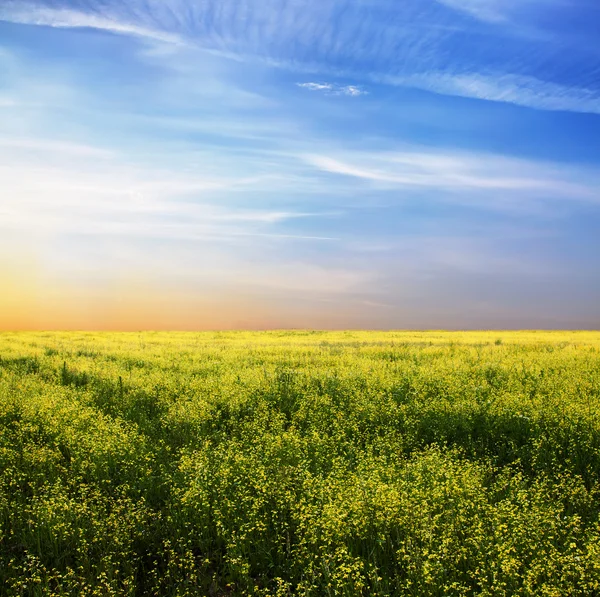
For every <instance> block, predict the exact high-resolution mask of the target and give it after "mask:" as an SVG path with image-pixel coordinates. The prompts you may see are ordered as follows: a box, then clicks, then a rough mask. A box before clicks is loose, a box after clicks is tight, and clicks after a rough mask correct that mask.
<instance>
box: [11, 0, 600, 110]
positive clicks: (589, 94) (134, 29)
mask: <svg viewBox="0 0 600 597" xmlns="http://www.w3.org/2000/svg"><path fill="white" fill-rule="evenodd" d="M562 1H563V0H560V2H562ZM558 2H559V0H552V2H551V4H552V6H554V5H555V4H557V3H558ZM523 3H525V6H527V7H528V8H531V9H532V10H531V12H537V8H541V7H543V6H544V2H542V0H523V1H522V2H517V0H437V5H438V7H439V4H444V5H446V6H449V7H451V8H452V9H455V10H457V11H460V12H464V13H467V14H469V15H471V16H474V17H475V18H477V19H479V20H483V21H487V22H497V23H498V22H505V21H507V20H508V19H509V18H510V19H512V16H513V15H514V14H517V11H521V8H522V7H523ZM78 6H80V8H79V9H78V10H74V9H73V8H71V7H69V5H68V3H67V2H66V0H55V1H54V2H53V3H52V5H51V6H48V5H46V3H45V2H44V0H38V2H31V1H25V2H21V1H15V0H8V1H6V0H5V2H3V3H2V4H1V5H0V20H6V21H12V22H16V23H25V24H32V25H35V24H40V25H48V26H53V27H93V28H97V29H101V30H106V31H111V32H113V33H118V34H125V35H132V36H136V37H140V38H145V39H148V40H152V41H153V42H155V44H162V45H160V46H159V47H157V48H156V52H164V48H165V44H179V45H182V44H183V45H186V46H189V47H195V48H202V49H203V50H205V51H210V52H215V53H218V54H220V55H223V56H228V57H231V58H237V59H242V60H253V61H261V62H263V63H266V64H268V65H270V66H273V67H278V68H284V69H287V70H292V71H294V72H304V73H307V74H308V73H312V74H314V73H319V76H335V77H338V78H339V77H340V76H344V77H348V78H351V77H352V78H354V79H356V80H359V81H374V82H380V83H387V84H393V85H400V86H412V87H417V88H420V89H426V90H430V91H433V92H435V93H439V94H446V95H456V96H462V97H471V98H477V99H481V100H488V101H497V102H508V103H513V104H516V105H520V106H526V107H530V108H535V109H542V110H564V111H572V112H584V113H595V114H598V113H600V90H598V89H597V88H596V86H595V85H590V81H595V80H597V76H596V75H597V64H594V63H593V62H590V55H589V48H588V47H587V46H586V47H582V48H579V49H578V48H577V47H575V46H574V45H573V41H572V40H570V39H566V38H565V40H562V39H561V38H560V37H557V36H554V37H552V41H551V43H549V42H548V40H546V43H545V44H544V46H543V47H542V46H540V45H539V39H538V40H537V42H535V41H531V43H532V44H534V43H537V45H531V46H526V48H525V49H521V50H520V51H519V55H518V56H517V55H516V54H515V51H514V48H513V49H511V45H510V42H509V41H507V40H505V41H507V44H506V52H504V50H503V51H502V52H501V53H500V54H499V53H498V47H500V45H501V44H502V43H503V38H501V37H500V38H498V39H496V38H495V39H494V40H493V41H492V40H490V41H488V40H486V39H485V38H484V37H483V36H481V35H480V33H478V32H477V33H476V34H475V33H473V32H472V31H469V30H468V29H465V27H464V26H463V25H464V23H462V22H461V23H459V25H460V26H456V25H457V23H455V22H453V21H452V17H451V15H446V16H445V17H442V14H441V13H443V12H447V11H441V10H437V11H436V10H433V9H432V5H431V4H428V3H423V2H422V1H421V0H406V3H405V8H404V9H403V11H401V12H399V11H397V9H396V3H395V2H393V1H392V0H381V2H380V5H379V8H380V10H377V11H369V10H368V9H367V7H366V6H367V5H366V3H362V2H361V3H352V2H350V1H349V0H329V1H327V2H308V3H306V2H291V3H283V4H282V3H281V2H279V0H260V1H259V0H235V1H234V0H219V2H218V3H217V2H216V1H214V0H205V1H202V2H200V1H187V0H186V1H185V2H184V1H183V0H168V1H167V0H165V1H164V2H160V3H158V2H136V1H132V2H127V3H121V2H115V1H112V0H109V1H107V2H103V3H102V4H101V5H99V3H98V2H95V1H92V0H82V2H80V3H79V4H78ZM433 6H435V5H433ZM534 7H537V8H536V9H535V10H533V8H534ZM519 14H520V12H519ZM340 15H341V16H340ZM455 18H456V17H455ZM510 24H511V27H507V28H506V29H507V31H508V30H512V29H513V25H512V21H510ZM473 31H475V30H473ZM454 36H457V38H456V40H454ZM267 40H268V41H267ZM452 40H453V41H456V42H457V43H459V44H460V46H461V47H464V48H466V51H463V52H455V53H454V54H453V57H452V60H451V61H448V60H447V52H448V47H449V46H448V42H449V41H452ZM306 48H310V49H311V52H310V54H309V53H307V52H305V51H304V49H306ZM527 48H529V49H530V50H531V51H530V52H528V51H527ZM561 48H563V49H566V48H568V51H564V52H561ZM297 49H300V50H301V51H297ZM580 50H581V51H580ZM309 55H310V58H308V57H307V56H309ZM479 55H486V56H489V57H490V59H494V61H495V63H496V67H495V72H494V73H491V74H490V73H485V74H484V73H482V72H481V60H479V59H477V56H479ZM356 56H360V57H361V61H362V62H364V63H368V64H369V65H370V66H369V68H368V69H366V68H356V69H353V70H350V71H349V72H343V73H341V72H335V71H336V69H335V68H332V67H331V64H333V63H336V64H339V63H342V62H343V63H348V58H350V57H356ZM582 61H583V62H582ZM174 62H177V61H174ZM441 64H444V65H445V66H444V67H443V68H440V65H441ZM548 64H552V65H553V69H548ZM553 71H554V73H560V72H570V73H577V75H576V76H575V77H574V78H573V79H572V82H570V83H569V84H568V85H567V84H564V83H563V84H561V83H560V82H552V80H550V79H551V77H552V75H553ZM525 73H527V74H525ZM530 73H534V74H535V76H531V74H530ZM299 86H300V87H303V88H305V89H307V90H312V91H317V92H322V93H326V94H331V95H347V96H354V97H356V96H360V95H364V94H366V93H367V92H366V91H365V90H364V89H363V88H362V87H360V86H359V85H354V84H353V85H345V86H344V85H336V84H333V83H330V82H319V81H309V82H304V83H299Z"/></svg>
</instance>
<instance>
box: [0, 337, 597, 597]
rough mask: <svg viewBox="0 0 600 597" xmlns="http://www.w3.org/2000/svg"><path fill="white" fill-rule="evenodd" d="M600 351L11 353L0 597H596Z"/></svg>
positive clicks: (359, 348) (1, 342)
mask: <svg viewBox="0 0 600 597" xmlns="http://www.w3.org/2000/svg"><path fill="white" fill-rule="evenodd" d="M599 406H600V333H594V332H573V333H542V332H537V333H536V332H513V333H502V334H499V333H498V332H494V333H485V332H480V333H443V332H439V333H435V332H430V333H368V332H339V333H325V332H290V333H286V332H271V333H242V332H239V333H237V332H231V333H202V334H191V333H190V334H183V333H172V334H166V333H142V334H91V333H89V334H88V333H15V334H9V333H4V334H1V335H0V594H1V595H173V596H174V595H264V596H266V595H280V596H283V595H314V596H321V595H331V596H334V595H335V596H338V595H340V596H343V595H348V596H350V595H365V596H366V595H414V596H428V595H431V596H438V595H439V596H446V595H455V596H459V595H485V596H509V595H523V596H525V595H531V596H533V595H536V596H537V595H542V596H548V597H554V596H556V597H558V596H563V595H572V596H575V595H590V596H594V595H600V517H599V516H600V499H599V498H600V491H599V488H600V484H599V480H600V415H599V412H598V408H599Z"/></svg>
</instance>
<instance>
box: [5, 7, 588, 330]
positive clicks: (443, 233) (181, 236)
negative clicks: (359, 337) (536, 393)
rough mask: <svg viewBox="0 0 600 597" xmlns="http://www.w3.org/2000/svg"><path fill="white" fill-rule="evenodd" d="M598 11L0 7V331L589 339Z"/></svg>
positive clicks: (581, 9) (553, 8) (524, 9)
mask: <svg viewBox="0 0 600 597" xmlns="http://www.w3.org/2000/svg"><path fill="white" fill-rule="evenodd" d="M598 39H600V4H598V3H597V2H595V0H518V1H517V0H405V1H404V2H401V3H400V2H397V1H393V0H368V1H367V0H354V1H348V0H237V1H233V0H219V1H216V0H185V1H184V0H160V1H158V0H132V1H123V0H120V1H118V2H117V1H116V0H102V1H100V0H70V1H68V0H44V1H37V2H29V1H28V0H18V1H13V0H3V1H2V2H1V3H0V115H1V117H0V189H2V190H1V191H0V274H1V275H2V276H3V279H4V280H5V288H6V289H7V290H6V291H5V292H4V298H0V311H1V312H2V314H3V315H1V316H0V326H3V327H70V328H82V327H85V328H127V329H140V328H150V329H155V328H178V329H202V328H207V327H208V328H223V327H227V328H229V327H259V328H262V327H286V328H287V327H321V328H356V327H360V328H523V327H526V328H598V327H599V326H600V259H599V257H600V234H598V231H599V230H600V45H598V43H597V40H598Z"/></svg>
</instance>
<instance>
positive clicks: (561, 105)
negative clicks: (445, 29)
mask: <svg viewBox="0 0 600 597" xmlns="http://www.w3.org/2000/svg"><path fill="white" fill-rule="evenodd" d="M381 80H382V82H387V83H391V84H394V85H402V86H409V87H416V88H419V89H425V90H427V91H433V92H434V93H440V94H443V95H456V96H461V97H471V98H477V99H483V100H490V101H495V102H505V103H510V104H515V105H518V106H524V107H527V108H534V109H537V110H553V111H566V112H587V113H590V114H600V91H596V90H592V89H584V88H580V87H574V86H565V85H559V84H557V83H550V82H548V81H542V80H540V79H536V78H535V77H525V76H519V75H510V74H501V73H498V74H497V75H482V74H479V73H465V74H452V73H444V72H428V73H423V74H413V75H407V76H399V77H383V78H382V79H381Z"/></svg>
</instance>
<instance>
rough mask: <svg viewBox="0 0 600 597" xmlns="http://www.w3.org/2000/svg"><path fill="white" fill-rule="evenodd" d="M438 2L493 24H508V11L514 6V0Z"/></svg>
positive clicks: (441, 0)
mask: <svg viewBox="0 0 600 597" xmlns="http://www.w3.org/2000/svg"><path fill="white" fill-rule="evenodd" d="M521 1H522V2H523V1H526V0H521ZM436 2H439V3H440V4H443V5H445V6H448V7H449V8H452V9H454V10H457V11H459V12H464V13H466V14H468V15H470V16H472V17H474V18H476V19H479V20H481V21H488V22H491V23H503V22H506V21H507V20H508V19H507V10H510V8H511V6H513V5H514V2H513V0H436Z"/></svg>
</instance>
